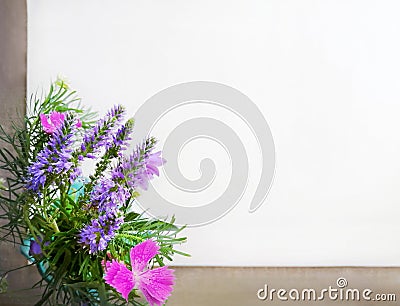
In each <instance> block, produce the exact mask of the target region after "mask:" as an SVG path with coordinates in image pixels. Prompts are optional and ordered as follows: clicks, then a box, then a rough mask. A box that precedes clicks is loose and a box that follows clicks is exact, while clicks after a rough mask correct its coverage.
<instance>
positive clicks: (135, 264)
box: [130, 239, 160, 272]
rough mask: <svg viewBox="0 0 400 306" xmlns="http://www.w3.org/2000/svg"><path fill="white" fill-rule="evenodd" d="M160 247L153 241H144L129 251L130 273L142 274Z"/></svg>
mask: <svg viewBox="0 0 400 306" xmlns="http://www.w3.org/2000/svg"><path fill="white" fill-rule="evenodd" d="M159 249H160V247H159V246H158V245H157V243H155V242H154V241H153V240H150V239H149V240H146V241H143V242H142V243H139V244H138V245H136V246H135V247H133V248H132V249H131V253H130V255H131V265H132V271H134V272H142V271H143V269H144V268H146V266H147V264H148V262H149V261H150V259H152V258H153V257H154V256H156V254H157V253H158V250H159Z"/></svg>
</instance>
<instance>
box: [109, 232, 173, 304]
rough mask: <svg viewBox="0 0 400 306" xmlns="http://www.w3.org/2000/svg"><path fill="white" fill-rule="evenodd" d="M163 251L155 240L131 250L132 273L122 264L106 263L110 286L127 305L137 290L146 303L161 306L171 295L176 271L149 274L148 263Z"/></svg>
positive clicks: (160, 271) (163, 270) (151, 271)
mask: <svg viewBox="0 0 400 306" xmlns="http://www.w3.org/2000/svg"><path fill="white" fill-rule="evenodd" d="M159 249H160V247H159V246H158V245H157V244H156V243H155V242H154V241H153V240H146V241H144V242H142V243H140V244H138V245H136V246H135V247H133V248H132V249H131V252H130V257H131V266H132V271H131V270H129V269H128V268H127V267H126V265H125V264H124V263H122V262H117V261H116V260H113V261H111V262H106V275H105V276H104V279H105V281H106V283H107V284H109V285H110V286H112V287H114V288H115V289H116V290H117V291H118V292H119V293H121V295H122V296H123V297H124V298H125V299H126V301H127V302H128V296H129V293H130V292H131V291H132V290H133V289H134V288H135V287H136V288H137V289H139V290H140V291H141V292H142V293H143V295H144V297H145V298H146V300H147V302H148V303H149V304H150V305H151V306H154V305H157V306H161V305H163V304H164V303H165V301H166V300H167V298H168V297H169V296H170V295H171V292H172V290H173V285H174V281H175V276H174V270H172V269H169V268H168V267H167V266H164V267H160V268H156V269H152V270H149V269H147V265H148V263H149V261H150V260H151V259H152V258H153V257H154V256H156V254H158V251H159Z"/></svg>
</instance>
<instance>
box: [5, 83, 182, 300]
mask: <svg viewBox="0 0 400 306" xmlns="http://www.w3.org/2000/svg"><path fill="white" fill-rule="evenodd" d="M73 93H74V92H72V91H71V90H70V89H69V87H68V86H66V84H64V82H56V83H55V84H54V85H53V86H52V87H51V88H50V91H49V94H48V95H47V96H46V98H45V99H43V101H41V100H40V99H37V100H36V99H35V100H34V102H33V103H32V105H31V106H30V107H28V109H27V115H26V117H25V119H24V120H25V121H24V123H25V124H24V125H21V128H19V125H15V128H16V130H15V133H14V134H13V135H7V134H5V133H6V132H5V130H4V129H2V128H1V126H0V138H1V139H2V140H5V141H6V142H7V141H8V144H9V146H8V147H12V148H15V149H16V150H15V151H16V152H15V156H11V155H12V153H10V152H9V151H8V150H7V149H3V148H1V147H0V163H1V165H2V170H6V171H8V172H9V173H8V174H7V175H8V176H7V181H2V180H0V192H1V193H2V194H1V196H2V210H3V209H4V210H5V213H4V214H2V215H0V218H5V217H7V218H8V222H0V223H1V224H0V232H1V233H6V234H4V235H2V236H1V235H0V241H2V240H7V241H9V240H10V237H9V236H8V235H9V233H12V235H13V238H14V239H13V240H14V241H21V247H20V250H21V253H22V254H23V255H24V256H25V257H26V258H27V259H28V260H29V262H31V263H34V264H35V265H36V267H37V269H38V272H39V273H40V275H41V277H42V279H41V281H40V282H39V283H40V284H39V286H43V287H45V288H43V289H44V290H42V291H43V295H42V298H41V300H40V301H39V302H38V303H37V304H40V305H44V304H46V305H109V304H110V303H111V304H114V303H115V304H118V305H121V304H123V303H125V300H126V301H127V302H132V303H133V304H134V305H138V303H137V302H136V300H135V299H136V298H137V297H138V294H139V293H141V294H142V296H143V297H144V298H145V299H146V300H147V301H148V303H149V304H150V305H152V306H153V305H162V304H164V303H165V302H166V300H167V298H168V296H169V295H170V294H171V291H172V289H173V284H174V281H175V277H174V274H173V270H171V269H169V268H168V267H166V266H164V261H165V260H167V259H168V260H171V259H172V256H173V255H174V254H175V253H176V252H177V251H176V250H175V245H176V244H180V243H182V242H184V240H185V239H184V238H178V237H177V235H178V233H179V232H180V229H179V228H178V227H177V226H175V225H174V224H173V220H174V219H173V218H171V221H167V220H157V219H150V218H147V217H145V215H144V214H140V212H137V210H136V207H135V203H136V201H135V200H136V197H138V196H139V195H140V193H141V192H144V191H145V190H147V189H148V187H149V181H150V180H152V179H153V178H155V177H156V176H159V174H160V167H161V166H162V165H163V164H164V162H165V161H164V159H163V158H162V154H161V152H160V151H159V150H157V149H156V141H155V139H154V138H152V137H149V138H147V139H145V140H144V141H143V142H142V143H140V144H139V145H137V146H136V147H134V149H133V150H132V151H131V152H127V151H128V148H129V142H130V140H131V135H132V132H133V127H134V121H133V119H125V118H126V117H127V116H126V111H125V108H124V107H122V106H120V105H116V106H114V107H112V108H111V109H110V110H109V111H108V112H107V113H106V114H105V115H104V116H103V117H102V118H100V119H98V120H97V119H96V120H95V118H96V117H97V115H96V114H95V113H92V112H90V111H88V110H87V109H85V108H84V107H82V106H81V104H80V102H79V100H78V99H75V98H73ZM2 133H3V134H4V135H3V134H2ZM16 142H18V143H16ZM8 157H10V158H9V159H7V158H8ZM87 164H93V166H94V169H93V171H91V172H90V173H89V174H88V175H86V173H87V172H88V171H89V170H90V169H89V168H90V166H89V167H86V165H87ZM83 170H85V171H83ZM83 173H85V175H84V174H83ZM4 184H6V185H7V186H4ZM6 195H8V197H9V199H7V198H6ZM140 211H141V209H140ZM16 238H17V239H16ZM179 253H180V254H183V253H181V252H179ZM0 279H1V275H0ZM131 293H132V294H131Z"/></svg>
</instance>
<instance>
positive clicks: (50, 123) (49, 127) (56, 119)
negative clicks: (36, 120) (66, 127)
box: [40, 112, 65, 134]
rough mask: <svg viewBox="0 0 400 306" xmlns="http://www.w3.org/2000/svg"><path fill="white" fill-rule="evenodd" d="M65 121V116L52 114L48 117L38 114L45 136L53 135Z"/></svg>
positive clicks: (56, 113)
mask: <svg viewBox="0 0 400 306" xmlns="http://www.w3.org/2000/svg"><path fill="white" fill-rule="evenodd" d="M64 120H65V114H63V113H59V112H52V113H51V114H50V116H49V117H47V116H46V115H45V114H40V122H41V123H42V127H43V130H44V131H45V132H46V133H47V134H53V133H54V132H55V131H56V130H57V129H58V128H60V127H61V126H62V125H63V123H64Z"/></svg>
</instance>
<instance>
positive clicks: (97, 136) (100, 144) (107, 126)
mask: <svg viewBox="0 0 400 306" xmlns="http://www.w3.org/2000/svg"><path fill="white" fill-rule="evenodd" d="M124 114H125V109H124V108H123V107H122V106H121V105H116V106H114V107H113V108H112V109H111V110H110V111H109V112H108V113H107V115H106V116H105V117H104V118H102V119H100V120H99V121H97V123H96V124H95V125H94V126H93V127H92V128H91V129H89V130H88V131H87V132H86V133H85V135H84V136H83V143H82V145H81V148H80V151H77V154H78V155H79V156H81V157H80V158H82V157H88V158H96V156H95V155H94V154H96V153H98V152H99V151H100V150H101V148H105V149H106V150H107V149H108V148H110V147H112V146H113V144H114V142H113V140H114V138H113V135H114V130H115V129H116V128H118V127H119V126H120V125H121V122H122V119H123V116H124Z"/></svg>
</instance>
